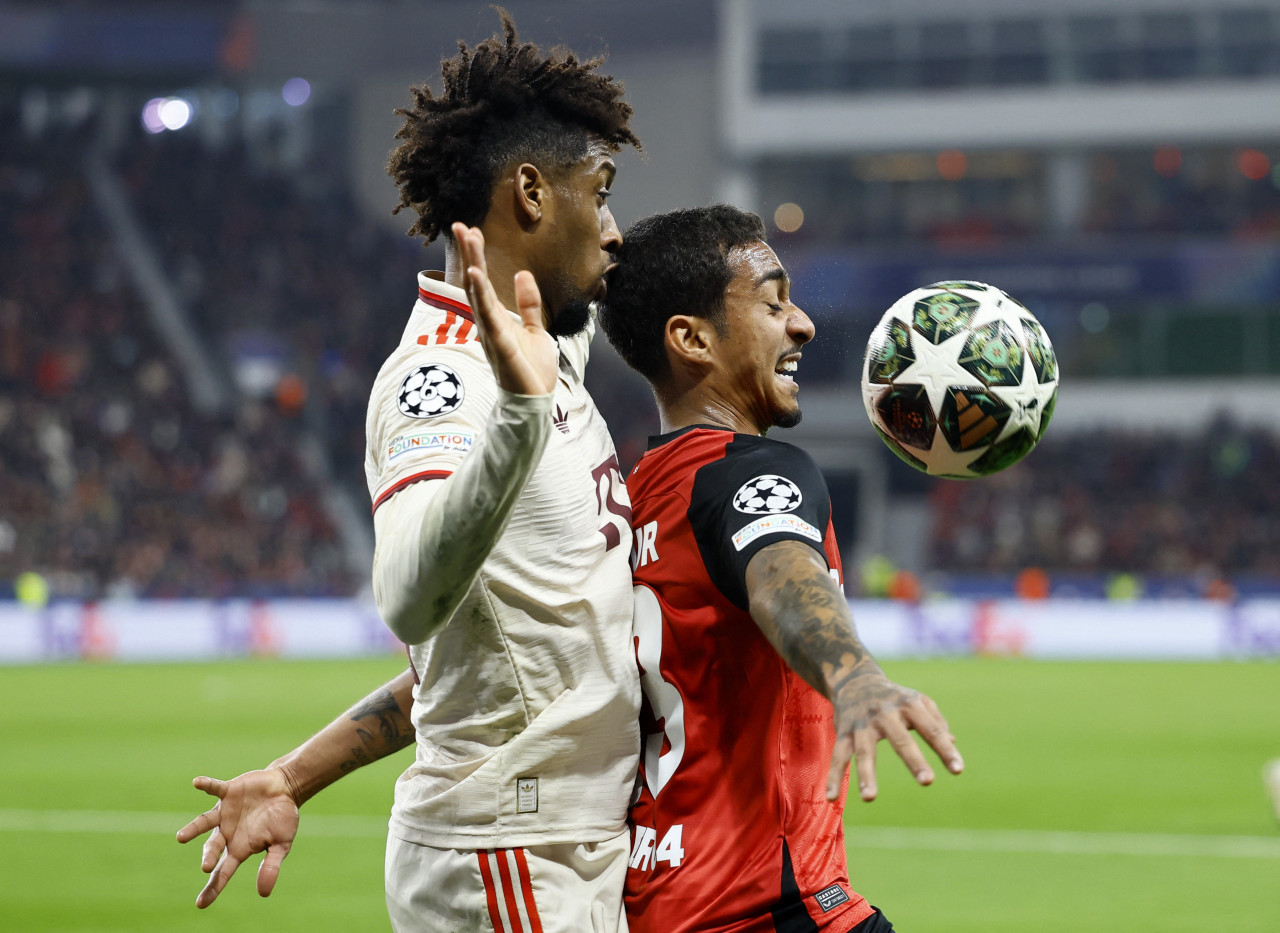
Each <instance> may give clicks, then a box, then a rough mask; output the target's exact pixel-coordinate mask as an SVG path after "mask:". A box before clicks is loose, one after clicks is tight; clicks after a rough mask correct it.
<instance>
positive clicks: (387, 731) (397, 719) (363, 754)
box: [341, 687, 414, 773]
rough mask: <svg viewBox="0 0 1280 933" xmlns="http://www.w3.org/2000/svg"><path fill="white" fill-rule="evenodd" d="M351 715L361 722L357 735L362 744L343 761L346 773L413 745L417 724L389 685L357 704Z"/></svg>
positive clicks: (353, 719)
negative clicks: (412, 720) (409, 716)
mask: <svg viewBox="0 0 1280 933" xmlns="http://www.w3.org/2000/svg"><path fill="white" fill-rule="evenodd" d="M348 717H349V718H350V719H351V721H352V722H355V723H358V724H359V725H358V726H357V727H356V735H358V736H359V737H360V745H359V746H357V747H353V748H352V749H351V757H350V758H348V759H347V760H346V761H343V762H342V764H341V768H342V771H343V772H344V773H347V772H351V771H354V770H356V769H357V768H361V767H363V766H364V765H367V764H369V763H370V762H373V761H377V760H378V759H379V758H385V757H386V756H387V755H390V754H391V753H392V752H398V751H399V750H400V749H402V748H404V747H405V746H407V745H411V744H413V739H414V731H413V723H412V722H410V721H409V718H408V717H407V716H405V714H404V713H403V712H402V711H401V709H400V705H399V704H398V703H396V698H395V695H394V694H392V692H391V691H390V690H388V689H387V688H385V687H384V688H382V689H381V690H379V691H378V692H377V693H373V694H370V695H369V696H368V697H366V698H365V699H363V700H362V701H360V702H359V703H358V704H356V705H355V706H353V707H352V708H351V710H350V711H349V713H348Z"/></svg>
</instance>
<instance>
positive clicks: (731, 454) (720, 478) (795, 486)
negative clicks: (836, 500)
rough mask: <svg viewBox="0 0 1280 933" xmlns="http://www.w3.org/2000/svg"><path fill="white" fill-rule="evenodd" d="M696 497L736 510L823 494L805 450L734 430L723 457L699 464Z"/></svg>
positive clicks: (820, 478) (822, 483) (767, 507)
mask: <svg viewBox="0 0 1280 933" xmlns="http://www.w3.org/2000/svg"><path fill="white" fill-rule="evenodd" d="M693 498H694V500H695V501H698V502H702V503H705V504H707V505H711V504H713V503H717V502H719V503H723V504H724V506H725V507H728V505H730V504H731V505H732V507H733V509H735V510H736V511H739V512H747V513H751V512H754V511H772V510H773V509H774V508H775V507H777V508H782V507H794V505H796V504H798V503H799V502H801V501H812V502H822V501H825V500H826V498H827V486H826V480H825V479H824V478H823V476H822V471H821V470H820V469H819V468H818V465H817V463H816V462H815V461H814V459H813V457H812V456H810V455H809V453H808V452H807V451H805V450H803V449H802V448H800V447H797V446H796V445H794V444H789V443H787V442H786V441H779V440H774V439H772V438H768V437H757V436H755V435H749V434H735V435H734V436H733V438H732V439H731V440H730V441H729V442H728V443H727V444H725V446H724V452H723V455H722V456H720V457H717V458H716V459H714V460H711V461H710V462H708V463H706V464H704V465H703V466H702V467H701V468H700V469H699V470H698V475H697V477H696V479H695V481H694V488H693Z"/></svg>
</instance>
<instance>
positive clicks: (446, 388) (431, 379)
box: [396, 363, 465, 418]
mask: <svg viewBox="0 0 1280 933" xmlns="http://www.w3.org/2000/svg"><path fill="white" fill-rule="evenodd" d="M464 394H465V393H464V392H463V389H462V379H461V378H460V377H459V376H458V374H457V373H455V372H454V371H453V370H452V369H450V368H449V367H448V366H444V365H441V364H440V363H432V364H431V365H430V366H419V367H418V368H417V369H415V370H413V371H411V372H410V373H409V375H407V376H405V377H404V382H402V383H400V391H399V392H398V393H396V406H397V407H398V408H399V409H400V413H401V414H404V415H408V416H409V417H410V418H434V417H435V416H436V415H447V414H448V413H449V412H451V411H457V410H458V409H459V408H461V407H462V398H463V396H464Z"/></svg>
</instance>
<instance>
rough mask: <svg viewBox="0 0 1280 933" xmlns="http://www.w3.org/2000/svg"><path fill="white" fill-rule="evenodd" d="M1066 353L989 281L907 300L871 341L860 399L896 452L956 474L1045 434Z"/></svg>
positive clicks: (962, 475) (938, 472)
mask: <svg viewBox="0 0 1280 933" xmlns="http://www.w3.org/2000/svg"><path fill="white" fill-rule="evenodd" d="M1057 397H1058V359H1057V357H1056V356H1055V355H1054V352H1053V344H1052V343H1050V342H1049V335H1048V334H1046V333H1045V331H1044V328H1043V327H1041V326H1040V322H1039V321H1037V320H1036V318H1035V315H1033V314H1032V313H1031V312H1030V311H1028V310H1027V308H1026V306H1025V305H1023V304H1022V303H1021V302H1020V301H1017V300H1015V299H1014V298H1011V297H1010V296H1009V295H1007V294H1006V293H1005V292H1003V291H1001V290H1000V289H998V288H995V287H994V286H991V285H984V284H982V283H981V282H937V283H935V284H933V285H930V286H927V287H926V288H917V289H916V290H915V291H913V292H911V293H910V294H907V295H905V296H903V297H902V298H899V299H898V300H897V301H896V302H894V303H893V306H892V307H890V308H889V310H888V311H886V312H885V313H884V317H882V318H881V319H880V323H879V324H877V325H876V327H875V330H874V331H872V333H871V339H870V340H869V341H868V342H867V354H866V358H865V359H864V360H863V363H862V402H863V404H864V405H865V406H866V409H867V415H868V416H869V417H870V418H871V424H872V426H873V427H874V428H875V429H876V432H877V433H878V434H879V435H880V437H881V438H882V439H883V440H884V442H885V443H886V444H888V445H889V449H890V450H892V451H893V452H894V453H895V454H897V455H898V456H899V457H901V458H902V459H903V460H905V461H906V462H907V463H909V464H911V465H912V466H913V467H915V468H916V469H918V470H923V471H924V472H926V473H928V474H930V475H932V476H945V477H948V478H949V479H971V478H973V477H975V476H987V475H988V474H991V473H995V472H996V471H997V470H1003V469H1004V468H1005V467H1007V466H1010V465H1011V464H1014V463H1017V462H1018V461H1019V460H1021V459H1022V458H1023V457H1025V456H1026V455H1027V453H1028V452H1030V450H1031V448H1033V447H1035V446H1036V444H1037V443H1038V442H1039V440H1040V438H1041V437H1043V436H1044V431H1045V428H1047V427H1048V426H1049V420H1050V418H1052V416H1053V407H1054V404H1055V402H1056V401H1057Z"/></svg>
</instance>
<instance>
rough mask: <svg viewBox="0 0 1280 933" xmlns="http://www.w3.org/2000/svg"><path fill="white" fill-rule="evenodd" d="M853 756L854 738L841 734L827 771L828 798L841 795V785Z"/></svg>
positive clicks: (832, 752)
mask: <svg viewBox="0 0 1280 933" xmlns="http://www.w3.org/2000/svg"><path fill="white" fill-rule="evenodd" d="M852 757H853V739H851V738H850V737H849V736H847V735H845V736H841V737H840V738H839V739H838V740H837V741H836V747H835V748H834V749H832V751H831V768H830V769H829V770H828V771H827V799H828V800H836V799H838V798H839V797H840V785H841V784H843V783H844V775H845V772H846V771H847V770H849V759H850V758H852Z"/></svg>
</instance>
